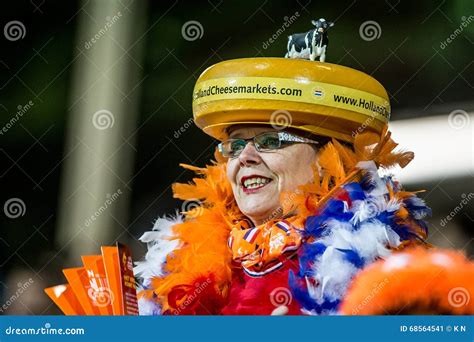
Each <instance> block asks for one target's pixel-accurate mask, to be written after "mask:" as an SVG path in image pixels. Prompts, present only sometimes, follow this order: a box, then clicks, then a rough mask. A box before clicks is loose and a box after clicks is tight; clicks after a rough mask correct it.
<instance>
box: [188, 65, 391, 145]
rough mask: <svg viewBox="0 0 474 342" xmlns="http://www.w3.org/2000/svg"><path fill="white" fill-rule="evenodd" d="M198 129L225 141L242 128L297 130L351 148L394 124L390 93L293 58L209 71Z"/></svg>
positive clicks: (198, 90)
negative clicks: (363, 137)
mask: <svg viewBox="0 0 474 342" xmlns="http://www.w3.org/2000/svg"><path fill="white" fill-rule="evenodd" d="M193 114H194V121H195V123H196V125H197V126H198V127H199V128H201V129H202V130H204V132H206V133H207V134H209V135H210V136H212V137H214V138H216V139H218V140H223V139H226V138H227V130H226V129H227V128H228V127H230V126H232V125H237V124H255V125H258V124H262V125H272V126H274V127H278V128H281V127H292V128H296V129H300V130H303V131H308V132H311V133H314V134H317V135H323V136H328V137H334V138H336V139H340V140H343V141H347V142H352V141H353V139H354V137H355V135H356V134H357V133H360V132H361V131H363V130H369V131H373V132H376V133H379V132H380V131H381V130H382V128H383V127H384V125H385V124H386V123H387V122H388V120H389V118H390V103H389V98H388V95H387V92H386V90H385V89H384V87H383V86H382V85H381V84H380V83H379V82H378V81H377V80H375V79H374V78H373V77H371V76H369V75H367V74H365V73H363V72H361V71H358V70H354V69H351V68H348V67H344V66H341V65H336V64H331V63H321V62H317V61H309V60H303V59H289V58H242V59H234V60H228V61H223V62H220V63H217V64H215V65H213V66H211V67H209V68H207V69H206V70H205V71H204V72H203V73H202V74H201V76H200V77H199V79H198V80H197V82H196V85H195V87H194V93H193Z"/></svg>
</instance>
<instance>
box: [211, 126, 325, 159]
mask: <svg viewBox="0 0 474 342" xmlns="http://www.w3.org/2000/svg"><path fill="white" fill-rule="evenodd" d="M250 141H252V142H253V144H254V146H255V149H256V150H257V151H259V152H268V151H271V150H277V149H279V148H282V147H285V146H288V145H291V144H297V143H304V144H319V142H317V141H314V140H311V139H306V138H302V137H298V136H296V135H293V134H290V133H288V132H275V131H273V132H264V133H261V134H258V135H256V136H254V137H253V138H249V139H228V140H225V141H223V142H221V143H220V144H219V145H218V149H219V152H220V153H221V154H222V155H223V156H224V157H229V158H236V157H238V156H239V155H240V153H242V151H243V150H244V148H245V146H247V144H248V143H249V142H250Z"/></svg>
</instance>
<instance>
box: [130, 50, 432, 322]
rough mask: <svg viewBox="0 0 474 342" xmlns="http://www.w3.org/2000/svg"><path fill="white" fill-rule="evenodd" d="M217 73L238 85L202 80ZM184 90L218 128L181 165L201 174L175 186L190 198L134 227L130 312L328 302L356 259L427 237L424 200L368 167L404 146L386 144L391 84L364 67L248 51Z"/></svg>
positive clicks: (405, 155) (288, 309)
mask: <svg viewBox="0 0 474 342" xmlns="http://www.w3.org/2000/svg"><path fill="white" fill-rule="evenodd" d="M262 86H264V87H267V88H268V89H273V88H275V89H279V88H280V89H281V88H293V89H300V90H301V91H300V92H299V93H298V95H297V96H296V95H286V94H282V93H281V92H278V91H275V92H268V91H266V92H259V91H258V89H262ZM216 87H217V88H218V89H231V88H232V89H234V88H235V89H236V90H238V89H240V87H242V89H246V91H245V92H239V91H232V92H228V91H227V92H226V91H224V92H213V91H207V90H206V89H215V88H216ZM253 89H255V92H253V91H252V90H253ZM247 90H250V92H249V91H247ZM194 93H195V97H194V101H193V111H194V120H195V122H196V124H197V126H198V127H200V128H201V129H203V130H204V132H206V133H207V134H209V135H211V136H213V137H214V138H216V139H218V140H220V143H219V145H218V149H217V150H216V154H215V157H216V160H217V161H216V162H213V163H212V164H211V165H209V166H207V167H205V168H197V167H194V166H187V165H184V166H185V167H186V168H189V169H191V170H193V171H195V172H196V173H197V174H198V175H199V176H200V177H198V178H195V179H194V180H193V181H194V182H193V183H192V184H174V186H173V191H174V195H175V197H177V198H180V199H182V200H185V201H194V203H195V202H196V200H199V202H198V203H199V205H198V206H196V205H193V206H192V208H191V209H190V210H188V211H187V212H184V213H182V214H183V215H184V218H183V217H181V216H180V217H177V218H176V219H172V220H169V219H164V218H163V219H158V220H157V221H156V223H155V226H154V228H153V231H151V232H147V233H145V234H144V235H143V236H142V238H141V240H142V241H143V242H146V243H148V248H149V250H148V252H147V254H146V257H145V260H144V261H142V262H139V263H138V264H137V266H136V268H135V273H136V275H137V276H138V277H139V278H141V283H142V288H141V289H140V291H139V304H140V313H141V314H143V315H149V314H172V315H180V314H227V315H248V314H260V315H270V314H274V315H282V314H291V315H300V314H311V315H318V314H337V313H339V310H340V305H341V302H342V300H343V299H344V297H345V296H346V292H347V290H348V288H349V285H350V283H351V281H352V279H353V278H354V277H355V275H356V274H357V273H358V272H359V271H360V270H362V269H363V268H365V267H366V266H367V265H370V264H372V263H373V262H375V261H376V260H378V259H381V258H386V257H388V256H389V255H390V254H391V253H392V252H394V251H397V250H400V249H402V248H405V247H407V246H411V245H422V246H425V245H426V242H425V238H426V236H427V228H426V224H425V222H424V221H423V218H424V217H425V215H427V214H429V213H430V210H429V208H427V207H426V206H425V204H424V202H423V201H422V200H421V199H419V198H418V197H416V195H415V194H414V193H410V192H406V191H404V190H402V187H401V185H400V184H399V183H398V182H397V181H396V180H395V179H394V178H393V177H391V176H386V177H381V176H379V174H378V168H390V167H391V166H394V165H399V166H401V167H404V166H406V165H407V164H408V163H409V162H410V161H411V160H412V159H413V154H412V153H411V152H394V148H395V147H396V146H397V144H396V143H394V142H393V140H392V139H391V134H390V132H389V131H388V130H387V121H388V117H389V114H390V106H389V103H388V96H387V93H386V91H385V89H384V88H383V87H382V86H381V85H380V84H379V83H378V82H377V81H376V80H374V79H373V78H372V77H370V76H368V75H366V74H363V73H361V72H359V71H356V70H353V69H349V68H345V67H341V66H338V65H333V64H327V63H321V62H311V61H304V60H290V59H282V58H249V59H239V60H234V61H226V62H221V63H218V64H216V65H214V66H211V67H210V68H208V69H207V70H206V71H205V72H204V73H203V74H202V75H201V76H200V78H199V79H198V81H197V84H196V87H195V92H194ZM341 96H346V97H348V98H349V97H350V98H354V99H359V100H358V102H357V103H360V104H361V105H360V106H359V105H357V103H356V104H354V103H352V102H347V103H341V102H340V101H338V99H339V98H340V97H341ZM367 103H371V106H370V107H371V108H375V107H376V108H383V110H378V111H371V110H370V109H367V106H365V105H364V104H367Z"/></svg>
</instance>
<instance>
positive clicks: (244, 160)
mask: <svg viewBox="0 0 474 342" xmlns="http://www.w3.org/2000/svg"><path fill="white" fill-rule="evenodd" d="M239 161H240V165H241V166H250V165H256V164H260V162H261V161H262V159H261V158H260V154H259V153H258V151H257V149H256V148H255V146H254V144H253V143H251V142H249V143H247V145H245V147H244V149H243V150H242V152H240V154H239Z"/></svg>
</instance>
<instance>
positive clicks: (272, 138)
mask: <svg viewBox="0 0 474 342" xmlns="http://www.w3.org/2000/svg"><path fill="white" fill-rule="evenodd" d="M255 145H256V146H257V148H258V149H260V150H275V149H277V148H280V146H281V142H280V137H279V136H278V132H268V133H262V134H260V135H257V136H256V137H255Z"/></svg>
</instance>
